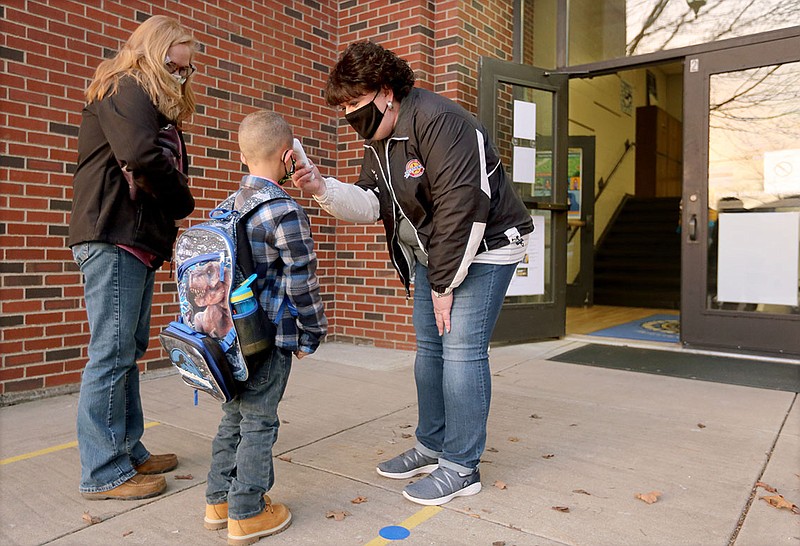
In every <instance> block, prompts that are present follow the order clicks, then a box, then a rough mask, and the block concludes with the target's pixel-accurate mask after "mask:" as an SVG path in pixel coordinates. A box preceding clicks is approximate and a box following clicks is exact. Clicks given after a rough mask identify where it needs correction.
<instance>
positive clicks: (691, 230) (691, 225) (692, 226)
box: [689, 214, 697, 241]
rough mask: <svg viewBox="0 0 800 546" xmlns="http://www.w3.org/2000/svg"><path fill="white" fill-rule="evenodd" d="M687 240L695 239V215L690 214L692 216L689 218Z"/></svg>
mask: <svg viewBox="0 0 800 546" xmlns="http://www.w3.org/2000/svg"><path fill="white" fill-rule="evenodd" d="M689 240H690V241H696V240H697V215H696V214H692V217H691V218H689Z"/></svg>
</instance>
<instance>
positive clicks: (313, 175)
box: [292, 163, 325, 197]
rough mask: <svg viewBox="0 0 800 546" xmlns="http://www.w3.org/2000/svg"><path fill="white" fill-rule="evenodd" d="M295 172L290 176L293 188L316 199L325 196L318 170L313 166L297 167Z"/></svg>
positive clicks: (323, 185) (310, 164) (322, 181)
mask: <svg viewBox="0 0 800 546" xmlns="http://www.w3.org/2000/svg"><path fill="white" fill-rule="evenodd" d="M296 169H297V170H296V171H295V172H294V174H293V175H292V183H293V184H294V186H295V188H299V189H300V191H302V192H304V193H310V194H311V195H314V196H316V197H322V196H323V195H325V181H324V180H323V179H322V175H321V174H319V169H317V167H316V166H315V165H314V164H313V163H309V164H308V165H302V166H300V165H297V167H296Z"/></svg>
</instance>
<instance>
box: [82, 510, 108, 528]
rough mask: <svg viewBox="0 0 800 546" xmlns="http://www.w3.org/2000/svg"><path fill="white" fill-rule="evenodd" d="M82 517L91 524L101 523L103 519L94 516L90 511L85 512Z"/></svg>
mask: <svg viewBox="0 0 800 546" xmlns="http://www.w3.org/2000/svg"><path fill="white" fill-rule="evenodd" d="M81 519H82V520H83V521H85V522H86V523H88V524H89V525H94V524H95V523H100V522H101V521H103V518H100V517H98V516H93V515H91V514H90V513H89V512H84V513H83V516H82V517H81Z"/></svg>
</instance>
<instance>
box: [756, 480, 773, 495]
mask: <svg viewBox="0 0 800 546" xmlns="http://www.w3.org/2000/svg"><path fill="white" fill-rule="evenodd" d="M756 487H761V488H763V489H766V490H767V491H769V492H770V493H777V492H778V490H777V489H775V488H774V487H772V486H771V485H769V484H768V483H764V482H756Z"/></svg>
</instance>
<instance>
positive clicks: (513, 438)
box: [508, 436, 519, 442]
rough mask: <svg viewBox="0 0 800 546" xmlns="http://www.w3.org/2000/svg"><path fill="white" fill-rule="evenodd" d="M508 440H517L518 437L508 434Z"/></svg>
mask: <svg viewBox="0 0 800 546" xmlns="http://www.w3.org/2000/svg"><path fill="white" fill-rule="evenodd" d="M508 441H509V442H519V438H517V437H516V436H509V437H508Z"/></svg>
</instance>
